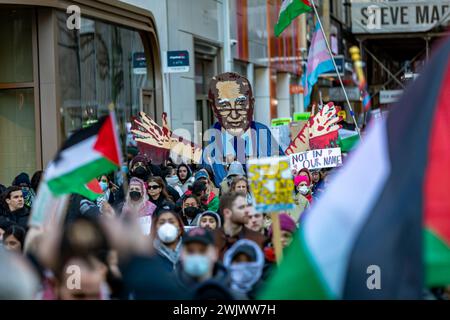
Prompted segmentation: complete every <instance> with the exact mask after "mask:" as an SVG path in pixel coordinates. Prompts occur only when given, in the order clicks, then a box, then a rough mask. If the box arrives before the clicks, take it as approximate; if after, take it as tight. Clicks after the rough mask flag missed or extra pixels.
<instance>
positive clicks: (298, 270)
mask: <svg viewBox="0 0 450 320" xmlns="http://www.w3.org/2000/svg"><path fill="white" fill-rule="evenodd" d="M449 123H450V39H448V40H447V41H446V42H445V43H443V44H442V45H441V46H440V48H439V50H438V51H437V52H436V54H435V55H434V56H433V58H432V59H431V60H430V63H429V64H428V66H427V67H426V68H425V70H423V72H422V75H421V76H420V77H419V78H418V79H417V80H416V81H415V82H414V83H413V84H412V87H411V88H409V90H407V91H406V93H405V95H404V96H403V98H402V99H401V101H400V102H399V103H398V104H397V105H395V106H393V107H392V111H391V113H390V114H389V116H388V118H387V119H384V120H379V121H377V122H372V127H371V128H370V129H369V132H368V134H367V135H366V137H365V138H364V140H363V141H362V142H361V144H360V146H359V147H358V148H357V149H356V150H355V152H354V154H352V155H351V156H350V158H349V160H348V162H347V163H346V164H345V166H344V167H343V168H342V169H341V171H340V172H339V174H337V175H336V176H335V177H334V179H333V180H332V182H331V184H330V185H329V187H328V188H327V190H326V191H325V193H324V194H323V195H322V198H321V199H320V200H319V201H317V202H316V203H315V204H314V205H313V207H312V209H311V211H310V212H308V213H307V214H306V215H305V216H304V219H303V221H302V223H301V225H300V230H299V232H298V233H297V235H296V238H295V239H294V240H293V242H292V244H291V246H290V247H289V248H287V250H286V253H285V257H284V260H283V261H282V263H281V265H280V266H279V268H278V269H277V270H276V271H275V272H274V274H273V275H272V277H271V278H270V279H269V280H268V282H267V285H266V286H265V287H264V288H263V291H262V292H261V293H260V296H259V297H260V298H262V299H421V298H422V294H423V289H424V288H426V287H438V286H445V285H449V284H450V249H449V248H450V196H449V195H448V193H449V190H450V165H449V164H450V126H449Z"/></svg>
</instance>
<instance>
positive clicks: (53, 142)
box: [0, 0, 163, 185]
mask: <svg viewBox="0 0 450 320" xmlns="http://www.w3.org/2000/svg"><path fill="white" fill-rule="evenodd" d="M72 5H73V6H76V7H69V6H72ZM78 9H79V10H78ZM78 11H79V12H80V15H77V12H78ZM0 16H1V19H0V33H1V38H2V41H3V43H2V46H1V47H0V144H1V148H0V183H2V184H5V185H9V184H11V181H12V180H13V178H14V177H15V176H16V175H17V174H19V173H20V172H26V173H28V174H29V175H32V174H33V173H34V171H36V170H39V169H42V168H44V167H45V166H46V164H47V163H48V162H49V161H50V160H51V159H52V158H53V157H54V156H55V154H56V152H57V150H58V148H59V147H60V145H61V143H62V142H63V141H64V140H65V139H66V138H67V137H68V136H69V135H70V134H71V133H73V132H74V131H75V130H77V129H80V128H82V127H84V126H87V125H89V124H90V123H92V122H94V121H96V120H97V119H98V118H99V117H101V116H103V115H106V114H108V106H109V104H111V103H113V104H114V105H115V110H116V113H117V117H118V122H119V124H120V128H121V135H122V136H123V138H124V139H125V136H126V127H127V124H129V123H130V121H131V117H132V116H133V115H137V113H138V112H139V111H140V110H143V111H145V112H147V113H149V114H152V115H153V116H155V117H157V116H158V115H159V116H160V114H161V112H160V113H159V114H158V110H162V109H161V108H160V109H158V108H157V106H162V104H163V103H162V101H163V92H162V73H161V71H160V70H161V60H160V48H159V40H158V36H157V31H156V25H155V21H154V17H153V15H152V14H151V12H149V11H147V10H144V9H142V8H139V7H136V6H131V5H128V4H124V3H121V2H119V1H115V0H112V1H111V0H109V1H90V0H83V1H59V0H52V1H50V0H49V1H45V0H44V1H31V0H14V1H13V0H11V1H8V0H6V1H5V0H2V1H0ZM78 18H79V19H78ZM142 62H144V63H142Z"/></svg>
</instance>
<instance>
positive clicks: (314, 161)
mask: <svg viewBox="0 0 450 320" xmlns="http://www.w3.org/2000/svg"><path fill="white" fill-rule="evenodd" d="M341 165H342V155H341V148H329V149H316V150H311V151H306V152H301V153H295V154H291V155H290V166H291V169H292V170H296V171H299V170H301V169H302V168H306V169H309V170H311V169H322V168H333V167H338V166H341Z"/></svg>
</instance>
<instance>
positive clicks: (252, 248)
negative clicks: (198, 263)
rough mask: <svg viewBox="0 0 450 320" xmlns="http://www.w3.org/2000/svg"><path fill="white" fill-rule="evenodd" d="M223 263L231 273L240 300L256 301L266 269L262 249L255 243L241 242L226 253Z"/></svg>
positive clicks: (232, 287)
mask: <svg viewBox="0 0 450 320" xmlns="http://www.w3.org/2000/svg"><path fill="white" fill-rule="evenodd" d="M223 263H224V265H225V267H226V268H227V270H228V272H229V273H230V277H231V290H232V291H233V293H234V294H235V295H236V296H237V297H239V298H240V299H254V298H255V292H256V290H255V289H256V288H257V287H258V286H259V285H260V284H259V283H258V282H259V281H260V279H261V277H262V276H263V269H264V253H263V252H262V250H261V248H260V247H259V246H258V245H257V244H256V243H255V242H254V241H251V240H247V239H242V240H239V241H237V242H236V243H235V244H234V245H233V246H232V247H231V248H230V249H229V250H228V251H227V252H226V253H225V256H224V259H223Z"/></svg>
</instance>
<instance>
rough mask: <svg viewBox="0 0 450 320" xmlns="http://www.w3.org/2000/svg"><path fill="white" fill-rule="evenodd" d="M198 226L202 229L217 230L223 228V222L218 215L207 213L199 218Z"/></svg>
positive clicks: (197, 220) (211, 212)
mask: <svg viewBox="0 0 450 320" xmlns="http://www.w3.org/2000/svg"><path fill="white" fill-rule="evenodd" d="M195 222H196V225H197V226H198V227H200V228H204V229H209V230H216V229H219V228H221V227H222V222H221V220H220V216H219V214H218V213H216V212H213V211H205V212H203V213H201V214H199V215H198V216H197V219H196V221H195Z"/></svg>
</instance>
